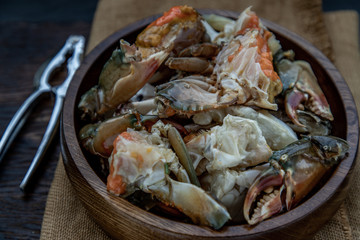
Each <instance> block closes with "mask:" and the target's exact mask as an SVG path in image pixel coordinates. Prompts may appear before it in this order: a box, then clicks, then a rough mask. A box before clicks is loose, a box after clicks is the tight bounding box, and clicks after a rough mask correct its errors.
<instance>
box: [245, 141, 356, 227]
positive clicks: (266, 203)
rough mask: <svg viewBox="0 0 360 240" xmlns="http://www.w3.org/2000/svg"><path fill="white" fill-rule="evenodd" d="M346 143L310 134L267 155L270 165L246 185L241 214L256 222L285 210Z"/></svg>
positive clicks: (318, 177) (340, 153) (338, 157)
mask: <svg viewBox="0 0 360 240" xmlns="http://www.w3.org/2000/svg"><path fill="white" fill-rule="evenodd" d="M348 149H349V146H348V143H347V142H346V141H345V140H342V139H340V138H337V137H332V136H312V137H307V138H304V139H301V140H299V141H297V142H294V143H292V144H290V145H288V146H287V147H285V148H283V149H282V150H279V151H276V152H274V153H273V155H272V156H271V157H270V159H269V162H270V165H271V166H270V167H269V168H268V169H266V170H265V171H264V172H263V173H262V174H260V175H259V177H258V178H257V179H256V180H255V182H254V183H253V184H252V186H251V187H250V188H249V190H248V193H247V195H246V198H245V202H244V209H243V211H244V217H245V219H246V220H247V222H248V223H249V224H250V225H254V224H257V223H259V222H261V221H263V220H265V219H267V218H269V217H271V216H273V215H275V214H278V213H280V212H282V211H289V210H291V209H292V208H294V207H295V206H296V205H297V204H299V203H300V201H301V200H302V199H304V197H305V196H306V195H307V194H309V192H310V191H311V190H312V189H313V188H314V187H315V186H316V185H317V184H318V183H319V181H320V180H321V178H322V177H323V176H324V175H325V173H326V172H327V171H329V169H330V168H331V167H332V166H334V165H336V164H338V163H339V162H340V161H341V160H342V159H343V158H344V157H345V155H346V153H347V151H348Z"/></svg>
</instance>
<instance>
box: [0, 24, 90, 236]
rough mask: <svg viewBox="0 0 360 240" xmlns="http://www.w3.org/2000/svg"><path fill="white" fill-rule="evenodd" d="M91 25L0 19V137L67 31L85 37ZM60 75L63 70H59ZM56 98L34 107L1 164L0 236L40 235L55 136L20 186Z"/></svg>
mask: <svg viewBox="0 0 360 240" xmlns="http://www.w3.org/2000/svg"><path fill="white" fill-rule="evenodd" d="M89 32H90V23H88V22H76V23H43V22H41V23H26V22H16V23H11V24H8V23H0V136H2V134H3V132H4V131H5V128H6V126H7V125H8V123H9V121H10V120H11V118H12V116H13V115H14V114H15V112H16V111H17V109H18V108H19V106H20V105H21V104H22V102H23V101H24V100H25V99H26V98H27V97H28V96H29V95H30V94H31V92H32V91H33V77H34V74H35V72H36V70H37V69H38V67H39V66H40V65H41V64H42V63H43V62H44V61H45V60H47V59H48V58H49V57H50V56H52V55H54V54H55V53H56V52H57V51H58V50H59V49H60V48H61V47H62V46H63V44H64V43H65V41H66V39H67V37H68V36H69V35H71V34H82V35H84V36H85V37H86V38H87V37H88V36H89ZM63 75H64V74H63ZM53 104H54V99H51V98H47V99H44V101H42V102H41V104H40V105H39V106H38V107H36V108H35V110H34V112H33V114H32V115H31V116H30V119H29V120H28V122H27V123H26V124H25V126H24V128H23V129H22V130H21V132H20V134H19V135H18V137H17V138H16V139H15V142H14V143H13V145H12V146H11V147H10V149H9V151H8V153H7V154H6V156H5V158H4V159H3V161H2V162H1V164H0V239H38V238H39V237H40V230H41V223H42V219H43V214H44V209H45V204H46V199H47V194H48V191H49V188H50V185H51V182H52V179H53V176H54V171H55V168H56V165H57V162H58V157H59V153H60V144H59V135H57V136H56V137H55V141H54V142H53V144H52V146H51V147H50V148H49V151H48V153H47V155H46V157H45V159H44V161H43V162H42V164H41V166H40V168H39V169H38V171H37V173H36V177H35V178H34V179H33V182H32V185H30V187H29V191H28V193H26V194H24V193H23V192H22V191H21V190H20V189H19V184H20V182H21V180H22V179H23V177H24V175H25V173H26V171H27V169H28V167H29V166H30V163H31V161H32V158H33V157H34V155H35V153H36V150H37V147H38V146H39V143H40V141H41V139H42V136H43V134H44V132H45V129H46V126H47V123H48V120H49V118H50V115H51V111H52V107H53Z"/></svg>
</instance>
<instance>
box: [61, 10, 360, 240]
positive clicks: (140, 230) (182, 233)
mask: <svg viewBox="0 0 360 240" xmlns="http://www.w3.org/2000/svg"><path fill="white" fill-rule="evenodd" d="M200 12H201V13H203V14H204V13H206V14H208V13H215V14H218V15H223V16H226V17H231V18H237V16H238V15H239V13H235V12H229V11H221V10H203V11H201V10H200ZM158 17H159V16H158V15H156V16H153V17H149V18H146V19H144V20H141V21H138V22H136V23H134V24H132V25H129V26H128V27H126V28H124V29H121V30H120V31H118V32H116V33H114V34H113V35H111V36H110V37H108V38H107V39H106V40H105V41H103V42H102V43H101V44H99V45H98V46H97V47H96V48H95V49H94V50H93V51H92V52H91V53H90V54H89V55H88V56H87V57H86V58H85V59H84V61H83V63H82V65H81V67H80V68H79V70H78V71H77V73H76V75H75V77H74V79H73V81H72V82H71V85H70V88H69V90H68V93H67V96H66V100H65V104H64V110H63V117H62V123H61V144H62V154H63V159H64V164H65V168H66V171H67V174H68V176H69V179H70V181H71V183H72V185H73V187H74V189H75V190H76V192H77V194H78V197H79V198H80V199H81V201H82V202H83V204H84V206H85V207H86V208H87V209H88V211H89V213H90V215H91V216H92V217H93V218H94V219H95V221H96V222H97V223H98V224H99V225H100V226H101V227H102V228H103V229H104V230H105V231H106V232H108V233H109V234H110V235H111V236H113V237H115V238H121V239H138V238H142V239H154V238H155V239H176V238H182V239H208V238H216V239H221V238H229V237H233V238H235V239H258V238H261V239H309V238H310V237H311V236H313V235H314V234H315V232H316V231H317V230H318V229H319V228H320V227H321V226H322V225H324V224H325V223H326V221H328V220H329V219H330V218H331V217H332V216H333V215H334V214H335V212H336V210H337V209H338V208H339V206H340V204H341V202H342V201H343V200H344V199H345V197H346V194H347V192H348V189H349V185H350V182H351V175H352V172H353V167H354V166H355V159H356V158H355V157H356V153H357V149H358V136H359V132H358V115H357V111H356V107H355V103H354V100H353V97H352V95H351V93H350V90H349V88H348V86H347V84H346V82H345V81H344V79H343V78H342V77H341V75H340V73H339V71H338V70H337V69H336V68H335V67H334V65H333V64H332V63H331V62H330V61H329V60H328V59H327V58H326V57H325V56H324V55H323V54H322V53H321V52H320V51H319V50H317V49H316V48H315V47H314V46H312V45H311V44H310V43H308V42H307V41H305V40H304V39H302V38H301V37H299V36H297V35H295V34H294V33H292V32H290V31H288V30H286V29H284V28H282V27H280V26H278V25H276V24H274V23H271V22H269V21H266V20H263V23H264V24H265V25H266V26H267V27H268V28H269V29H270V30H271V31H272V32H274V33H275V34H276V37H277V38H278V39H279V40H280V42H281V44H282V46H283V48H284V49H293V50H294V51H295V53H296V59H303V60H306V61H308V62H309V63H310V64H311V66H312V67H313V70H314V72H315V74H316V75H317V77H318V78H319V81H320V85H321V87H322V89H323V91H324V92H325V94H326V97H327V99H328V101H329V103H330V106H331V108H332V111H333V114H334V117H335V120H334V122H333V134H332V135H335V136H338V137H341V138H343V139H346V140H347V141H348V142H349V144H350V146H351V148H350V152H349V155H348V157H347V158H346V159H344V160H343V161H342V162H341V163H340V164H339V165H338V166H337V168H336V169H335V170H334V172H333V173H332V174H331V176H330V177H329V179H328V180H327V181H326V182H325V184H324V185H323V186H322V187H321V188H320V189H318V191H317V192H315V193H314V194H313V195H312V196H310V197H309V198H308V199H307V200H306V201H304V202H303V203H302V204H300V205H299V206H298V207H296V208H295V209H293V210H291V211H289V212H286V213H284V214H281V215H279V216H276V217H273V218H271V219H268V220H266V221H263V222H261V223H260V224H258V225H256V226H254V227H249V226H248V225H232V226H227V225H226V226H224V227H223V228H222V229H221V230H220V231H215V230H213V229H211V228H209V227H203V226H197V225H194V224H188V223H183V222H179V221H175V220H171V219H168V218H165V217H161V216H159V215H156V214H153V213H150V212H146V211H144V210H142V209H140V208H138V207H136V206H134V205H132V204H130V203H129V202H128V201H126V200H124V199H122V198H120V197H116V196H113V195H112V194H110V193H108V192H107V190H106V183H105V179H104V177H102V176H101V174H99V172H98V166H97V165H96V164H94V163H93V162H94V161H93V160H94V158H92V157H91V156H89V155H88V154H87V153H86V152H85V151H83V150H82V149H81V147H80V145H79V142H78V138H77V133H78V132H79V127H81V126H80V121H79V112H78V110H77V105H78V102H79V99H80V97H81V95H82V94H83V93H85V92H86V91H87V90H88V89H90V88H91V87H92V86H94V85H96V84H97V82H98V77H99V74H100V71H101V69H102V67H103V65H104V63H105V62H106V61H107V59H108V58H109V57H110V55H111V53H112V51H113V50H114V49H115V48H116V46H117V45H118V42H119V39H121V38H124V39H126V40H127V41H129V42H134V40H135V38H136V36H137V34H138V33H139V32H140V31H141V30H142V29H143V28H144V27H145V26H146V25H148V24H149V23H150V22H152V21H153V20H155V19H156V18H158Z"/></svg>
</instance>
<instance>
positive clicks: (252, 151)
mask: <svg viewBox="0 0 360 240" xmlns="http://www.w3.org/2000/svg"><path fill="white" fill-rule="evenodd" d="M186 146H187V148H188V150H189V152H190V155H191V156H192V157H193V162H194V167H195V168H197V166H198V164H199V162H200V160H202V159H203V158H205V159H206V160H207V162H208V163H207V165H206V170H207V171H208V172H212V171H218V170H225V169H228V168H233V167H237V168H246V167H251V166H255V165H258V164H260V163H263V162H266V160H267V159H268V158H269V157H270V156H271V153H272V151H271V149H270V148H269V146H268V145H267V143H266V140H265V138H264V137H263V135H262V133H261V130H260V128H259V126H258V124H257V123H256V122H255V121H253V120H250V119H246V118H242V117H236V116H232V115H228V116H226V117H225V118H224V121H223V125H222V126H215V127H213V128H211V129H210V131H208V132H205V133H203V134H200V135H199V136H197V137H195V138H193V139H192V140H191V141H189V142H187V144H186Z"/></svg>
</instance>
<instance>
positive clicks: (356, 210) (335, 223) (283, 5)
mask: <svg viewBox="0 0 360 240" xmlns="http://www.w3.org/2000/svg"><path fill="white" fill-rule="evenodd" d="M184 4H187V5H190V6H193V7H195V8H199V9H201V8H210V9H224V10H231V11H238V12H241V11H242V10H244V9H245V8H246V7H248V6H253V8H252V9H253V10H254V11H255V12H256V13H257V14H258V15H259V16H260V17H262V18H265V19H268V20H270V21H273V22H275V23H277V24H279V25H281V26H283V27H285V28H288V29H289V30H291V31H293V32H295V33H297V34H299V35H301V36H302V37H304V38H305V39H307V40H308V41H310V42H311V43H313V44H314V45H315V46H316V47H317V48H319V49H320V50H321V51H322V52H323V53H324V54H325V55H327V56H328V57H329V58H330V59H331V60H332V61H333V62H334V63H335V65H336V66H337V68H338V69H339V70H340V72H341V73H342V75H343V76H344V78H345V80H346V81H347V83H348V85H349V86H350V89H351V90H352V93H353V95H354V98H355V100H356V103H357V106H358V107H359V106H360V92H359V91H357V90H358V89H359V86H360V85H359V84H357V82H358V81H359V80H358V79H360V65H359V64H360V61H359V48H358V47H359V39H358V15H357V13H356V12H354V11H341V12H332V13H326V14H324V13H323V12H322V8H321V1H320V0H295V1H285V0H282V1H275V0H267V1H260V0H258V1H249V0H242V1H238V0H221V1H219V0H215V1H213V0H193V1H160V0H157V1H155V0H100V1H99V3H98V6H97V10H96V13H95V16H94V20H93V24H92V29H91V36H90V39H89V41H88V46H87V52H89V51H91V49H93V48H94V47H95V46H96V45H97V44H98V43H100V42H101V41H102V40H104V39H105V38H106V37H108V36H109V35H110V34H112V33H113V32H115V31H117V30H119V29H121V28H122V27H124V26H126V25H128V24H130V23H132V22H134V21H136V20H139V19H142V18H145V17H148V16H151V15H153V14H158V13H163V12H164V11H166V10H168V9H169V8H171V7H172V6H175V5H184ZM358 165H359V164H357V167H355V170H354V173H353V175H354V178H353V184H352V186H351V188H350V191H349V194H348V197H347V198H346V200H345V202H344V203H343V204H342V205H341V207H340V209H339V210H338V212H337V213H336V214H335V216H334V217H333V218H332V219H331V220H330V221H329V222H328V223H327V224H326V225H325V226H324V227H323V228H322V229H320V231H319V232H318V233H317V234H316V235H315V237H314V239H317V240H318V239H319V240H320V239H324V240H325V239H326V240H329V239H330V240H332V239H360V218H359V216H360V201H359V200H358V198H357V195H358V193H359V192H360V174H359V167H358ZM41 239H110V238H109V237H108V236H107V235H106V233H105V232H104V231H103V230H102V229H101V228H100V227H99V226H98V225H97V224H96V223H95V222H93V220H92V219H91V217H90V216H89V214H88V213H87V211H86V210H85V208H84V207H83V206H82V204H81V202H80V200H78V199H77V197H76V193H75V191H74V190H73V188H72V186H71V183H70V182H69V179H68V178H67V176H66V173H65V170H64V166H63V163H62V161H61V159H60V161H59V164H58V167H57V169H56V172H55V176H54V180H53V183H52V185H51V188H50V191H49V195H48V199H47V204H46V209H45V214H44V219H43V225H42V231H41Z"/></svg>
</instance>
